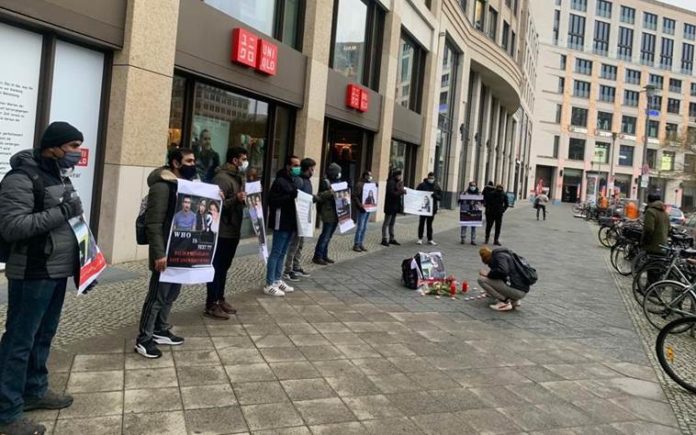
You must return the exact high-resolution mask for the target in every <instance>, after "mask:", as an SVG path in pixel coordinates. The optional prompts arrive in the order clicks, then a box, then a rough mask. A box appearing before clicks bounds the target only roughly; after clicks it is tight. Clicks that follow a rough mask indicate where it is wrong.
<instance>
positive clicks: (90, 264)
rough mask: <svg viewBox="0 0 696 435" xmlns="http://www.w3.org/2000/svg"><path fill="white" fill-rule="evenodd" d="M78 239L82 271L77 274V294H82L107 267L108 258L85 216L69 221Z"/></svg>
mask: <svg viewBox="0 0 696 435" xmlns="http://www.w3.org/2000/svg"><path fill="white" fill-rule="evenodd" d="M68 223H69V224H70V228H72V230H73V233H75V238H76V239H77V249H78V251H79V254H80V271H79V273H78V274H77V275H76V276H75V287H77V294H78V295H82V294H84V293H85V292H86V291H87V290H88V289H90V288H91V287H92V286H93V285H95V284H96V282H97V281H96V280H97V278H98V277H99V275H100V274H101V273H102V272H103V271H104V269H106V259H105V258H104V254H103V253H102V251H101V249H99V246H97V241H96V240H95V239H94V235H93V234H92V231H90V229H89V227H88V226H87V223H86V222H85V218H84V216H80V217H74V218H72V219H70V220H69V221H68Z"/></svg>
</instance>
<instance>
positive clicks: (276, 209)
mask: <svg viewBox="0 0 696 435" xmlns="http://www.w3.org/2000/svg"><path fill="white" fill-rule="evenodd" d="M295 198H297V186H296V185H295V183H294V182H293V180H292V176H291V175H290V174H289V173H288V171H287V170H286V169H281V170H280V171H278V172H277V173H276V179H275V180H274V181H273V184H272V185H271V190H270V192H268V209H269V210H268V228H270V229H272V230H274V231H290V232H294V231H297V213H296V211H295Z"/></svg>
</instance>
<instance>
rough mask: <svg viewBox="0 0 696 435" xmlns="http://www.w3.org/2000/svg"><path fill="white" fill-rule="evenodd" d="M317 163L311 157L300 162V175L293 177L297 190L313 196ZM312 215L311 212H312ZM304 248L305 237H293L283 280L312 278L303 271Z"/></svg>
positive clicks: (296, 235) (297, 234) (296, 233)
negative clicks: (313, 180)
mask: <svg viewBox="0 0 696 435" xmlns="http://www.w3.org/2000/svg"><path fill="white" fill-rule="evenodd" d="M316 166H317V162H315V161H314V160H313V159H310V158H309V157H307V158H304V159H302V161H301V162H300V175H299V176H298V177H295V176H293V177H292V181H293V182H294V183H295V185H296V186H297V188H298V189H299V190H301V191H302V192H304V193H307V194H309V195H313V194H314V192H313V189H312V177H313V176H314V168H315V167H316ZM310 213H311V211H310ZM303 247H304V237H300V235H299V233H298V232H295V234H294V235H293V237H292V241H290V247H289V248H288V255H287V257H286V259H285V270H284V271H283V279H284V280H286V279H287V280H288V281H299V280H300V277H310V276H311V275H310V274H309V273H307V272H305V271H304V269H302V248H303Z"/></svg>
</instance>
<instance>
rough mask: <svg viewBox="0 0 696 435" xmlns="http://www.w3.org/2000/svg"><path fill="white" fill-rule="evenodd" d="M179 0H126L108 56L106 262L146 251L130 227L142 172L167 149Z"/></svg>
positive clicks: (143, 183)
mask: <svg viewBox="0 0 696 435" xmlns="http://www.w3.org/2000/svg"><path fill="white" fill-rule="evenodd" d="M178 17H179V0H147V1H146V0H129V1H128V9H127V15H126V26H125V35H124V36H125V38H124V44H123V50H121V51H120V52H117V53H116V54H115V56H114V61H113V68H112V77H111V93H110V94H111V95H110V101H109V115H108V116H109V118H108V119H109V121H108V127H107V136H106V149H105V157H104V180H103V185H102V193H101V195H102V202H101V209H100V219H99V245H100V247H101V249H102V250H103V251H104V254H105V255H106V257H107V260H108V261H109V262H111V263H119V262H123V261H129V260H135V259H137V258H146V257H147V246H138V245H136V242H135V231H134V229H133V226H134V222H135V219H136V217H137V215H138V211H139V205H140V200H141V198H142V197H143V196H145V195H147V193H148V186H147V176H148V175H149V174H150V172H151V171H152V169H153V168H155V167H157V166H161V165H162V164H163V163H164V161H165V155H166V152H167V137H168V129H169V114H170V109H171V107H170V106H171V96H172V76H173V73H174V54H175V52H176V34H177V24H178Z"/></svg>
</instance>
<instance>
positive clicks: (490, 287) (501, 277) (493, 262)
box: [478, 246, 529, 311]
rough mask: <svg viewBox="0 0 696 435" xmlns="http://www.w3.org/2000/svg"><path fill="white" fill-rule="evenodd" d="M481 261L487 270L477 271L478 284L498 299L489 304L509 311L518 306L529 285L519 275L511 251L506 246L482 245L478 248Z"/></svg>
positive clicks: (494, 308)
mask: <svg viewBox="0 0 696 435" xmlns="http://www.w3.org/2000/svg"><path fill="white" fill-rule="evenodd" d="M479 255H480V256H481V261H482V262H483V263H484V264H486V265H487V266H488V268H489V270H485V269H481V270H480V271H479V275H480V276H479V278H478V283H479V286H481V288H482V289H483V290H484V291H485V292H486V293H487V294H488V296H491V297H493V298H495V299H497V300H498V302H497V303H496V304H493V305H490V307H491V309H493V310H496V311H510V310H512V309H514V308H517V307H519V306H520V299H522V298H523V297H525V296H526V295H527V292H529V285H527V284H526V282H525V280H524V279H523V278H522V276H521V275H520V273H519V271H518V270H517V266H516V265H515V260H514V258H513V257H512V251H510V250H509V249H506V248H498V249H494V250H492V251H491V248H489V247H487V246H484V247H483V248H481V249H480V250H479Z"/></svg>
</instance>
